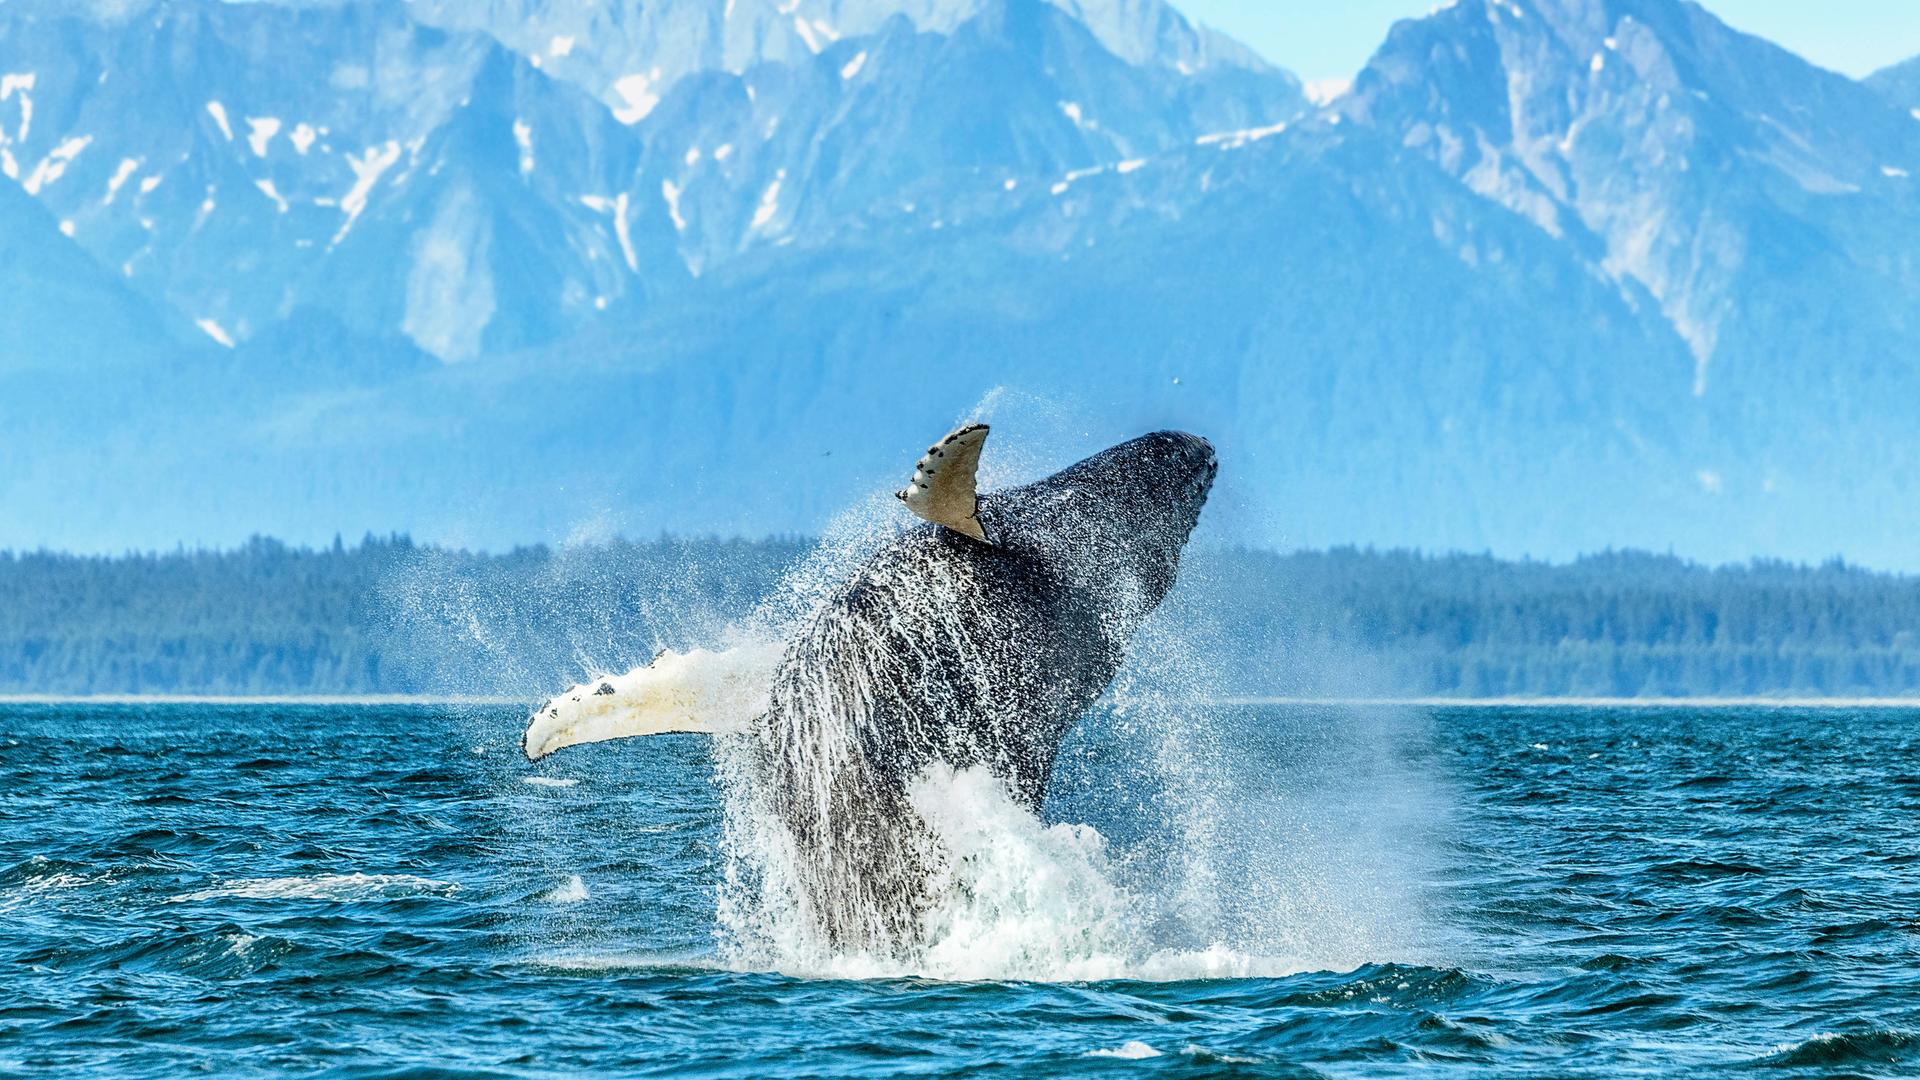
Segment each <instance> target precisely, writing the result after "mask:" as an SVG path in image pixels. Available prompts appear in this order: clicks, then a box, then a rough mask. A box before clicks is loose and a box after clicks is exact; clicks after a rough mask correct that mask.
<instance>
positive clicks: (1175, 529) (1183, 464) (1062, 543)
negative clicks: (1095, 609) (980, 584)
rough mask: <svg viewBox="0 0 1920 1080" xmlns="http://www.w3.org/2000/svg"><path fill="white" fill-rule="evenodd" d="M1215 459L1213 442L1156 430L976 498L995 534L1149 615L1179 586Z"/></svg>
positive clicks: (993, 538)
mask: <svg viewBox="0 0 1920 1080" xmlns="http://www.w3.org/2000/svg"><path fill="white" fill-rule="evenodd" d="M1218 471H1219V462H1218V461H1217V459H1216V458H1215V456H1214V452H1213V444H1212V443H1209V442H1208V441H1207V440H1205V439H1203V438H1201V437H1200V436H1198V435H1190V434H1188V433H1186V432H1183V431H1157V432H1154V433H1153V434H1151V435H1143V436H1141V437H1140V438H1137V439H1132V440H1129V441H1127V442H1124V443H1121V444H1120V445H1118V446H1114V447H1110V448H1108V449H1106V450H1102V451H1101V452H1100V453H1098V454H1095V455H1093V456H1092V457H1090V458H1088V459H1086V460H1085V461H1082V462H1080V463H1079V464H1076V465H1071V466H1068V467H1067V468H1065V469H1062V470H1061V471H1059V472H1057V473H1055V474H1053V475H1052V476H1049V477H1047V478H1046V479H1044V480H1040V481H1037V482H1035V483H1032V484H1028V485H1026V486H1024V487H1018V488H1013V489H1011V490H1008V491H1002V492H997V493H994V494H990V495H983V496H981V497H980V521H981V522H982V523H983V524H984V525H985V526H986V531H987V534H988V537H989V540H990V542H991V543H993V544H995V545H998V546H1001V547H1004V548H1006V549H1007V550H1009V551H1010V552H1012V553H1015V554H1019V555H1023V556H1027V557H1031V558H1034V559H1037V560H1039V561H1041V562H1042V563H1044V564H1046V565H1047V566H1048V567H1049V569H1051V570H1052V571H1053V572H1054V573H1055V574H1057V575H1058V576H1059V577H1061V578H1062V579H1063V580H1065V581H1067V582H1070V583H1073V584H1077V585H1081V586H1083V587H1087V588H1091V589H1094V590H1096V591H1098V592H1101V593H1104V594H1109V595H1112V596H1114V597H1117V598H1118V599H1120V600H1121V607H1122V609H1123V610H1125V611H1127V612H1130V613H1131V614H1133V615H1135V616H1136V617H1144V616H1145V615H1146V614H1147V613H1148V612H1150V611H1152V609H1153V608H1154V607H1155V606H1157V605H1158V604H1159V603H1160V601H1161V599H1162V598H1164V597H1165V596H1166V594H1167V591H1168V590H1169V589H1171V588H1172V587H1173V582H1174V577H1175V573H1176V571H1177V570H1178V569H1179V564H1180V553H1181V551H1182V550H1183V549H1184V548H1185V547H1186V543H1187V538H1188V537H1189V536H1190V535H1192V533H1193V529H1194V526H1195V525H1197V524H1198V523H1199V521H1200V511H1201V509H1202V508H1203V507H1205V506H1206V503H1207V495H1208V493H1209V492H1210V491H1212V489H1213V478H1214V475H1215V474H1216V473H1217V472H1218Z"/></svg>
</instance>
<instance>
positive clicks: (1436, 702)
mask: <svg viewBox="0 0 1920 1080" xmlns="http://www.w3.org/2000/svg"><path fill="white" fill-rule="evenodd" d="M533 701H534V699H533V698H531V697H528V698H512V697H475V696H457V695H452V696H450V695H444V694H232V695H221V694H0V705H340V706H369V705H483V706H490V707H491V706H508V705H521V706H525V705H529V704H531V703H532V702H533ZM1206 704H1210V705H1308V706H1329V707H1335V708H1415V709H1526V708H1593V709H1675V708H1694V709H1754V708H1775V709H1920V698H1916V697H1864V698H1863V697H1697V698H1687V697H1491V698H1444V697H1406V698H1396V697H1225V698H1214V699H1211V700H1209V701H1207V702H1206Z"/></svg>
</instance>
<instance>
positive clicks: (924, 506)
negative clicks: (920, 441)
mask: <svg viewBox="0 0 1920 1080" xmlns="http://www.w3.org/2000/svg"><path fill="white" fill-rule="evenodd" d="M987 430H988V429H987V425H985V424H963V425H961V426H960V427H957V428H955V429H954V430H953V431H952V432H950V433H949V434H948V435H947V437H946V438H944V439H941V440H940V441H939V442H937V443H934V444H933V445H932V446H929V447H927V452H926V454H925V455H924V456H922V457H921V458H920V460H919V462H917V463H916V464H915V465H914V469H913V479H912V480H910V481H908V482H907V486H906V487H905V488H902V489H901V490H900V491H898V492H895V493H894V494H895V497H896V498H898V499H899V500H900V501H901V502H903V503H906V504H907V509H909V510H911V511H913V512H914V513H915V514H916V515H918V516H919V517H922V518H925V519H926V520H928V521H931V522H933V523H934V524H936V525H945V526H946V527H947V528H949V529H952V530H953V531H954V532H957V533H961V534H963V535H965V536H971V537H973V538H974V539H975V540H978V541H980V542H981V543H986V542H987V530H985V529H984V528H981V526H980V518H979V517H978V516H977V515H976V512H977V510H978V508H979V497H978V495H977V494H976V492H975V489H974V474H975V473H976V472H978V471H979V469H980V448H981V447H982V446H985V445H986V442H987Z"/></svg>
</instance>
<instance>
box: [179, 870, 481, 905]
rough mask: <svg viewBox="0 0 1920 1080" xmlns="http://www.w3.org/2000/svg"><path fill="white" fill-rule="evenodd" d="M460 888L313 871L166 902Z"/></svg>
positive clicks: (350, 897)
mask: <svg viewBox="0 0 1920 1080" xmlns="http://www.w3.org/2000/svg"><path fill="white" fill-rule="evenodd" d="M459 890H460V886H459V885H458V884H457V883H455V882H451V881H437V880H435V879H433V878H427V877H419V876H417V875H414V874H361V873H353V874H316V875H313V876H308V877H278V878H240V879H234V880H230V881H226V882H223V883H222V884H221V885H219V886H218V887H216V888H212V889H203V890H201V891H199V892H191V893H183V894H181V895H179V896H175V897H170V898H169V899H168V901H167V902H168V903H174V904H177V903H186V902H191V901H196V900H325V901H333V902H336V903H342V902H348V901H356V900H398V899H405V898H407V897H411V896H448V895H451V894H453V893H455V892H458V891H459Z"/></svg>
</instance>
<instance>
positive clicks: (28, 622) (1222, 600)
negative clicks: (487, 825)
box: [0, 536, 1920, 698]
mask: <svg viewBox="0 0 1920 1080" xmlns="http://www.w3.org/2000/svg"><path fill="white" fill-rule="evenodd" d="M821 550H822V549H821V548H820V547H818V546H817V545H815V544H814V543H813V542H812V541H810V540H807V539H805V538H800V537H772V538H766V539H760V540H739V539H733V540H728V539H716V538H685V537H663V538H659V539H656V540H647V541H629V540H614V541H609V542H606V543H603V544H597V545H590V546H584V547H566V548H549V547H545V546H532V547H524V548H518V549H515V550H513V551H509V552H503V553H491V554H490V553H478V552H467V551H459V550H452V549H446V548H440V547H433V546H428V545H418V544H415V543H413V542H412V541H411V540H409V539H408V538H407V537H405V536H387V537H375V536H368V537H365V538H364V539H362V540H361V541H360V542H359V543H357V544H353V545H348V544H345V543H343V542H341V541H340V540H336V541H335V542H334V543H333V544H332V545H330V546H327V547H321V548H306V547H295V546H289V545H286V544H283V543H280V542H278V541H274V540H270V539H265V538H258V539H255V540H252V541H250V542H249V543H247V544H244V545H242V546H240V547H237V548H233V549H228V550H217V551H207V550H184V549H183V550H177V551H173V552H167V553H152V554H130V555H123V556H80V555H70V554H60V553H51V552H30V553H5V552H0V693H7V694H108V693H114V694H186V693H194V694H397V693H433V694H438V693H454V694H476V695H506V696H519V697H527V698H533V697H537V696H540V695H542V694H544V693H546V692H550V691H552V690H554V689H557V688H558V687H559V686H564V685H566V684H567V683H570V682H572V681H574V680H576V679H578V678H582V677H584V676H585V675H586V674H588V673H589V672H597V671H606V670H624V669H625V668H626V667H629V666H632V665H633V664H636V663H642V662H645V661H646V660H647V659H648V658H649V657H651V656H652V655H653V654H654V653H655V652H656V651H657V650H659V649H661V648H687V647H691V646H694V645H704V646H707V647H713V646H715V645H718V644H723V643H724V641H725V640H726V637H727V635H728V634H729V633H730V632H732V631H731V630H730V628H735V627H738V626H739V625H740V624H741V623H742V622H743V621H751V620H753V619H755V618H764V619H769V620H777V619H778V618H779V617H780V615H781V612H782V605H787V606H788V607H791V606H792V605H795V604H803V603H804V602H805V598H806V597H807V596H808V595H810V594H809V592H808V589H807V587H806V583H807V582H809V581H819V580H825V579H827V578H830V577H831V576H832V571H831V569H830V568H829V569H826V570H814V569H810V567H811V566H812V563H813V561H815V560H818V559H820V558H821ZM1154 626H1155V627H1156V633H1157V635H1158V637H1159V638H1160V639H1162V640H1165V639H1177V640H1179V641H1180V642H1181V643H1182V648H1184V649H1185V650H1187V653H1188V654H1190V655H1191V656H1192V657H1193V658H1194V660H1195V663H1196V664H1197V665H1198V667H1200V668H1203V669H1204V677H1203V678H1204V684H1205V687H1206V688H1207V689H1208V690H1209V691H1211V692H1217V693H1220V694H1223V695H1234V696H1239V695H1245V696H1265V695H1277V696H1317V695H1367V696H1398V695H1418V696H1445V697H1500V696H1606V697H1632V696H1750V695H1760V696H1765V695H1790V696H1791V695H1807V696H1909V695H1920V577H1909V576H1903V575H1895V574H1885V573H1877V572H1872V571H1868V570H1863V569H1860V568H1858V567H1852V566H1848V565H1846V564H1844V563H1840V562H1830V563H1827V564H1824V565H1820V566H1803V565H1795V564H1788V563H1780V562H1755V563H1750V564H1745V565H1739V566H1727V567H1707V566H1701V565H1697V564H1694V563H1689V562H1686V561H1684V560H1680V559H1676V558H1673V557H1669V556H1659V555H1652V554H1647V553H1642V552H1609V553H1605V554H1601V555H1595V556H1591V557H1587V558H1582V559H1579V560H1577V561H1574V562H1572V563H1565V564H1549V563H1541V562H1527V561H1509V560H1501V559H1495V558H1492V557H1488V556H1479V555H1457V554H1453V555H1427V554H1421V553H1417V552H1407V551H1372V550H1363V549H1357V548H1342V549H1335V550H1329V551H1313V552H1295V553H1286V554H1281V553H1274V552H1266V551H1255V550H1243V549H1196V550H1194V551H1190V552H1189V553H1188V555H1187V558H1186V561H1185V564H1184V565H1183V568H1182V580H1181V584H1180V586H1179V588H1178V589H1177V590H1176V591H1175V594H1174V596H1173V597H1171V598H1170V599H1169V601H1168V604H1167V607H1166V609H1165V610H1163V611H1162V612H1161V613H1160V614H1159V615H1158V616H1156V619H1155V623H1154ZM1142 647H1143V648H1151V647H1153V646H1151V645H1143V646H1142Z"/></svg>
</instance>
